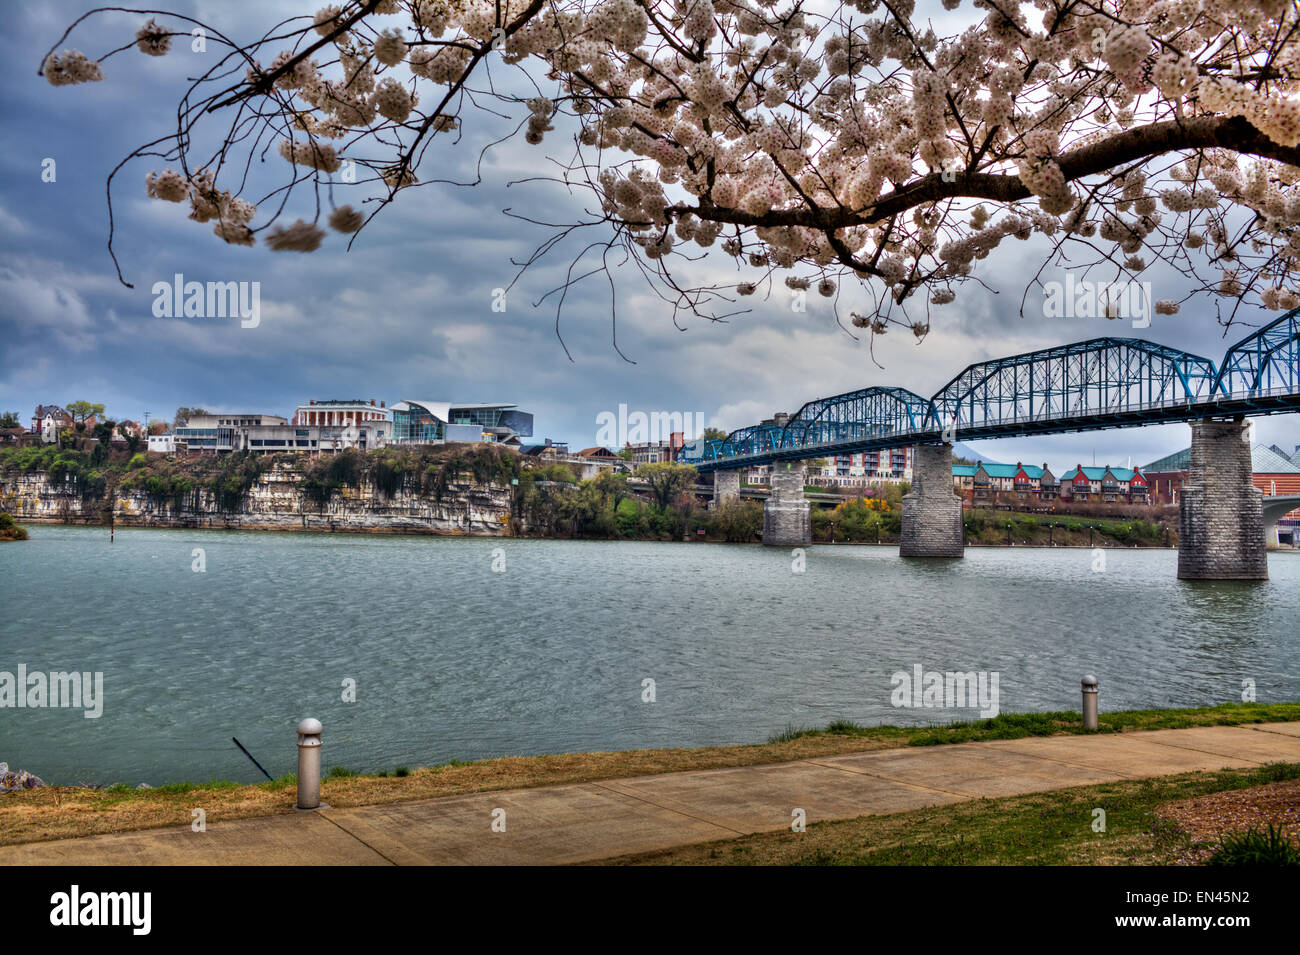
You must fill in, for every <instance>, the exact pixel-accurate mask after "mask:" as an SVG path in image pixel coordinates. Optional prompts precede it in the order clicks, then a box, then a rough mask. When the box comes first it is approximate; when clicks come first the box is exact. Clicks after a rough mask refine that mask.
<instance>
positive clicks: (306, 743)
mask: <svg viewBox="0 0 1300 955" xmlns="http://www.w3.org/2000/svg"><path fill="white" fill-rule="evenodd" d="M320 734H321V725H320V720H314V719H311V718H310V717H309V718H307V719H305V720H303V721H302V722H301V723H299V724H298V805H297V806H296V807H295V808H297V809H319V808H320Z"/></svg>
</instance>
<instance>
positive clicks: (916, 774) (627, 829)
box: [0, 722, 1300, 866]
mask: <svg viewBox="0 0 1300 955" xmlns="http://www.w3.org/2000/svg"><path fill="white" fill-rule="evenodd" d="M1277 761H1288V762H1300V722H1298V723H1267V724H1258V725H1250V726H1223V727H1203V728H1196V729H1180V730H1157V731H1154V732H1138V733H1124V734H1109V735H1104V736H1052V737H1033V738H1028V739H1019V740H999V741H995V742H987V743H962V744H957V745H940V746H928V747H923V748H921V747H906V748H903V749H891V750H880V751H876V752H870V753H855V754H851V755H846V756H830V757H822V758H817V759H807V760H800V761H798V762H792V763H777V764H772V765H766V766H749V767H741V768H736V769H709V770H695V771H690V772H680V773H666V774H663V775H658V776H637V777H632V778H628V779H612V780H606V781H603V782H594V783H581V784H573V785H561V786H544V787H540V788H537V789H513V790H504V791H500V792H491V793H475V794H471V795H464V796H447V797H443V798H439V799H429V800H423V801H420V802H405V803H393V804H389V805H382V806H363V807H360V808H356V809H327V810H321V811H319V812H313V813H294V814H292V815H279V816H265V817H261V818H256V819H242V820H235V821H231V822H216V823H212V824H210V825H209V826H208V830H207V832H204V833H195V832H192V831H190V829H189V827H188V826H185V827H178V828H167V829H149V830H144V831H140V832H125V833H116V834H112V835H102V836H90V837H87V838H82V839H65V840H60V841H56V842H36V843H27V844H24V845H17V846H7V847H0V865H6V866H7V865H118V864H135V865H222V864H226V865H259V864H263V865H387V864H396V865H427V864H489V865H491V864H505V865H510V864H516V865H517V864H555V863H568V862H583V861H588V860H593V859H602V858H609V857H611V856H618V855H624V854H627V853H632V852H646V851H650V850H654V849H666V848H669V847H672V846H679V845H687V844H690V843H696V842H706V841H711V840H715V839H728V838H734V837H736V836H741V835H747V834H749V833H753V832H761V831H767V830H777V829H787V828H789V826H790V824H791V821H792V816H791V813H792V811H793V810H795V809H797V808H798V809H803V810H804V811H805V813H806V815H807V821H808V822H810V823H812V822H819V821H823V820H828V819H851V818H855V817H857V816H866V815H877V814H883V813H892V812H902V811H905V810H908V809H920V808H922V807H925V806H941V805H946V804H949V803H955V802H962V801H964V800H970V799H978V798H980V797H985V796H989V797H998V796H1012V795H1017V794H1022V793H1033V792H1041V791H1044V790H1049V789H1063V788H1066V787H1070V786H1085V785H1090V784H1093V783H1103V782H1110V781H1115V780H1121V779H1134V778H1138V777H1143V776H1162V775H1168V774H1172V773H1183V772H1189V771H1192V770H1216V769H1229V768H1233V769H1241V768H1250V767H1254V766H1260V765H1262V764H1264V763H1268V762H1277ZM497 809H504V810H505V813H506V815H505V821H506V831H505V832H494V831H493V829H492V821H493V811H494V810H497ZM498 815H499V813H498Z"/></svg>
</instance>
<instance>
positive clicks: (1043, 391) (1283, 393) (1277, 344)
mask: <svg viewBox="0 0 1300 955" xmlns="http://www.w3.org/2000/svg"><path fill="white" fill-rule="evenodd" d="M1293 411H1300V309H1293V310H1291V311H1290V312H1287V313H1286V314H1284V315H1282V316H1280V317H1279V318H1277V319H1275V320H1274V321H1272V322H1270V323H1269V324H1268V325H1265V326H1264V327H1263V328H1261V329H1259V330H1258V331H1256V332H1255V333H1254V334H1252V335H1249V336H1247V337H1246V338H1243V339H1242V340H1241V341H1239V342H1237V343H1236V344H1235V345H1233V346H1232V347H1231V348H1229V349H1228V350H1227V352H1226V353H1225V354H1224V356H1223V360H1222V361H1221V362H1220V363H1219V364H1218V365H1217V366H1216V365H1215V363H1214V362H1213V361H1211V360H1210V359H1208V358H1203V357H1201V356H1200V355H1194V354H1192V353H1190V352H1185V351H1181V350H1179V349H1176V348H1170V347H1168V346H1166V345H1159V344H1156V343H1154V342H1149V341H1146V340H1145V339H1139V338H1094V339H1092V340H1090V341H1084V342H1075V343H1074V344H1071V345H1058V346H1055V347H1053V348H1045V349H1042V350H1040V351H1033V352H1026V353H1025V354H1022V355H1013V356H1011V357H1008V358H997V359H993V360H991V361H984V362H978V363H976V364H973V365H970V366H968V367H967V368H965V369H964V370H963V371H962V372H961V373H960V374H959V375H957V377H955V378H953V379H952V381H950V382H948V384H946V385H944V386H943V387H942V388H941V389H939V391H938V392H936V393H935V394H934V395H932V396H931V397H929V398H924V397H922V396H920V395H918V394H915V393H914V392H912V391H909V390H908V389H906V388H897V387H870V388H863V389H860V390H858V391H850V392H846V393H845V394H842V395H833V396H831V397H829V398H819V399H817V400H815V401H810V402H808V403H807V404H805V405H804V406H803V407H802V408H800V409H799V411H798V412H797V413H796V414H794V415H793V416H792V417H791V418H790V419H789V421H787V422H785V423H784V425H778V424H759V425H753V426H751V427H748V428H741V429H739V430H737V431H733V432H731V434H729V435H727V437H726V438H725V439H722V440H715V439H700V440H697V441H695V442H693V443H692V444H690V445H688V446H687V448H686V449H685V451H684V453H683V455H682V458H681V460H682V461H684V462H685V463H687V464H693V465H695V466H696V467H697V468H698V469H699V470H700V471H720V470H721V471H728V470H736V469H740V468H747V467H752V466H755V465H761V464H771V463H773V462H776V461H800V460H806V459H808V458H819V457H829V456H832V455H837V454H851V453H855V452H859V451H875V450H884V449H886V448H898V447H907V446H911V445H924V444H939V443H952V442H953V441H954V440H955V439H958V438H960V439H963V440H974V439H979V438H1004V437H1021V436H1025V435H1033V434H1059V433H1062V432H1071V431H1094V430H1101V429H1106V428H1133V427H1143V426H1145V425H1149V424H1160V423H1163V422H1170V421H1195V420H1198V419H1202V418H1216V417H1233V416H1242V415H1245V416H1251V415H1266V414H1278V413H1285V412H1293Z"/></svg>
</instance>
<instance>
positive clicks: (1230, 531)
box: [1178, 417, 1268, 580]
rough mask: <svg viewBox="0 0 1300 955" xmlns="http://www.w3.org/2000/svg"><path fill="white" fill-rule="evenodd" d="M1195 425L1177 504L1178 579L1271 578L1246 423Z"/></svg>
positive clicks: (1209, 420)
mask: <svg viewBox="0 0 1300 955" xmlns="http://www.w3.org/2000/svg"><path fill="white" fill-rule="evenodd" d="M1191 426H1192V461H1191V465H1190V467H1189V469H1188V475H1187V483H1186V485H1184V486H1183V489H1182V492H1181V493H1180V495H1179V500H1178V577H1179V579H1180V580H1267V579H1268V550H1267V547H1266V545H1265V541H1264V516H1263V503H1262V499H1263V496H1264V495H1263V492H1262V491H1260V490H1259V488H1257V487H1255V485H1254V484H1253V483H1252V482H1251V473H1252V469H1251V463H1250V444H1249V443H1247V434H1248V432H1247V430H1246V423H1245V419H1244V418H1241V417H1237V418H1233V419H1231V420H1223V419H1218V418H1206V419H1203V420H1200V421H1193V422H1191Z"/></svg>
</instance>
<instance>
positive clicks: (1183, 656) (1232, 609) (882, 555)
mask: <svg viewBox="0 0 1300 955" xmlns="http://www.w3.org/2000/svg"><path fill="white" fill-rule="evenodd" d="M30 531H31V536H32V539H31V540H30V541H28V542H25V543H14V544H5V545H0V607H2V608H3V609H2V611H0V671H7V672H10V673H16V672H17V668H18V666H19V665H24V666H25V667H26V668H27V672H28V673H33V672H49V671H72V670H76V671H85V672H89V673H95V672H98V673H102V674H103V699H102V715H100V716H99V717H98V718H93V719H92V718H86V716H85V713H84V711H83V710H82V709H76V708H49V707H45V708H23V709H16V708H12V709H11V708H6V709H0V760H5V761H7V762H8V763H9V765H10V767H11V768H14V769H17V768H22V769H27V770H29V771H31V772H34V773H36V774H37V775H39V776H41V777H43V778H44V779H45V780H46V781H47V782H52V783H64V784H72V783H79V782H85V783H112V782H125V783H128V784H130V785H136V784H138V783H148V784H151V785H158V784H161V783H167V782H178V781H182V780H189V781H195V782H201V781H206V780H209V779H232V780H238V781H243V782H253V781H256V780H258V779H260V778H262V777H261V775H260V774H259V773H258V772H257V770H256V769H254V767H253V766H252V765H251V764H250V763H249V762H248V760H247V759H246V758H245V757H244V756H243V755H242V754H241V753H240V752H239V751H238V750H237V749H236V748H235V746H234V744H233V743H232V742H231V737H232V736H233V737H238V738H239V739H240V741H241V742H243V743H244V745H245V746H247V747H248V748H249V750H250V751H251V752H252V753H253V755H254V756H256V757H257V758H258V759H259V760H260V761H261V762H262V763H263V765H265V766H266V767H267V769H269V770H270V771H271V773H273V774H275V775H280V774H282V773H286V772H291V771H292V770H293V767H294V760H295V758H296V751H295V747H294V739H295V737H294V727H295V725H296V723H297V721H298V720H299V719H300V718H302V717H304V716H315V717H317V718H319V719H320V720H321V721H322V723H323V724H324V726H325V733H324V745H325V749H324V751H323V752H324V760H325V765H326V766H327V767H331V766H342V767H346V768H349V769H353V770H358V771H378V770H381V769H388V770H392V769H393V768H394V767H396V766H399V765H405V766H409V767H412V768H414V767H416V766H428V765H432V764H435V763H440V762H445V761H447V760H449V759H453V758H455V759H463V760H469V759H480V758H484V757H490V756H500V755H529V754H538V753H556V752H575V751H589V750H615V749H628V748H641V747H667V746H701V745H709V744H727V743H753V742H765V741H766V740H767V739H768V738H769V736H771V735H772V734H774V733H778V732H780V731H781V730H783V729H785V728H787V727H788V726H797V727H805V726H824V725H825V724H826V723H828V722H829V721H831V720H833V719H837V718H844V719H849V720H853V721H855V722H858V723H861V724H867V725H870V724H878V723H881V722H886V723H900V724H924V723H946V722H950V721H952V720H954V719H972V718H976V717H978V715H979V713H978V711H977V710H976V709H972V708H969V707H967V708H961V709H925V708H920V709H917V708H895V707H894V706H893V705H892V703H891V693H892V692H893V690H894V683H893V681H892V680H891V675H892V674H894V673H895V672H896V671H906V672H909V673H910V672H912V669H913V667H915V666H917V665H920V666H921V667H922V668H923V669H925V670H938V671H953V670H955V671H977V672H978V671H988V672H990V673H992V672H996V673H997V674H998V687H999V705H1000V708H1001V710H1002V711H1003V712H1019V711H1033V710H1037V711H1041V710H1055V709H1078V707H1079V678H1080V677H1081V676H1082V675H1083V674H1084V673H1086V672H1094V673H1096V675H1097V676H1098V678H1099V680H1100V682H1101V706H1102V708H1103V710H1105V709H1110V710H1115V709H1133V708H1144V707H1158V706H1190V705H1200V704H1211V703H1220V702H1228V701H1238V700H1240V699H1241V693H1242V686H1243V680H1253V681H1254V684H1255V692H1256V694H1257V696H1258V699H1259V700H1260V701H1261V702H1270V701H1279V700H1296V699H1297V698H1300V625H1298V623H1297V622H1298V621H1300V554H1295V553H1273V554H1270V556H1269V573H1270V575H1271V580H1269V581H1267V582H1252V583H1233V582H1221V583H1220V582H1196V583H1191V582H1180V581H1178V580H1177V579H1176V578H1175V565H1176V561H1177V555H1176V553H1174V552H1173V551H1165V550H1108V551H1106V552H1105V569H1104V570H1102V571H1097V570H1095V569H1094V567H1095V566H1096V561H1095V559H1094V555H1093V554H1092V553H1091V552H1090V551H1088V550H1072V549H1070V550H1067V549H1056V550H1047V549H1035V548H1009V549H1002V548H970V549H968V550H967V552H966V557H965V559H963V560H960V561H939V562H926V561H904V560H902V559H900V558H899V556H898V550H897V547H873V546H851V545H843V544H840V545H818V546H815V547H813V548H811V549H810V550H808V552H807V558H806V568H805V569H804V572H803V573H795V572H793V569H792V564H793V563H794V561H793V559H792V555H791V553H790V552H789V551H785V550H775V549H765V548H763V547H761V546H757V545H726V544H699V543H692V544H676V543H631V542H596V541H554V540H501V539H483V538H472V539H471V538H437V537H393V536H362V535H333V534H284V533H265V532H260V533H259V532H223V531H185V530H119V531H118V532H117V535H116V540H115V541H114V542H112V543H110V542H109V537H108V532H107V531H106V530H105V529H101V528H83V527H66V526H52V525H32V526H31V527H30ZM195 548H201V549H202V564H203V567H202V570H201V571H198V570H196V569H195V568H196V566H197V565H198V562H199V557H198V556H197V555H196V552H195ZM349 681H355V682H354V684H350V683H349ZM646 681H653V684H648V683H647V682H646ZM349 685H354V686H355V701H347V700H345V699H344V697H345V696H347V695H349V694H348V687H349ZM652 691H653V702H650V701H648V699H647V698H648V697H649V696H651V695H652ZM83 704H84V701H83Z"/></svg>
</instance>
